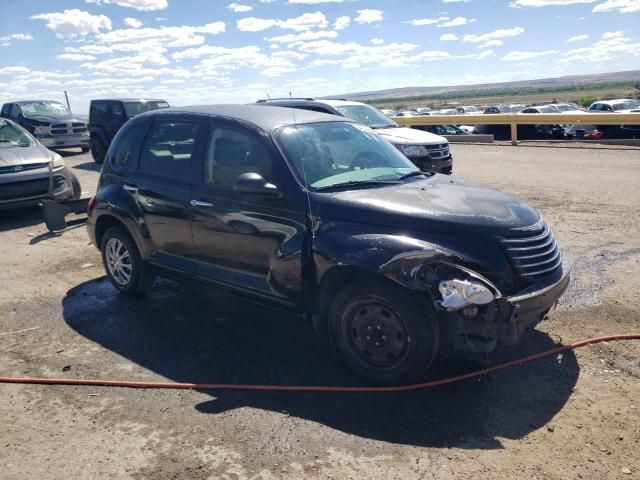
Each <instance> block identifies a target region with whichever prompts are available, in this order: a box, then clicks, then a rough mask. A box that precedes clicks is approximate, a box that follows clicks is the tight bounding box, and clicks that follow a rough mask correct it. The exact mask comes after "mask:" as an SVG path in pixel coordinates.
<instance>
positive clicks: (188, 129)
mask: <svg viewBox="0 0 640 480" xmlns="http://www.w3.org/2000/svg"><path fill="white" fill-rule="evenodd" d="M199 128H200V126H199V124H198V123H195V122H186V121H169V120H163V121H157V122H155V123H154V124H153V126H152V127H151V130H150V131H149V133H148V135H147V138H146V140H145V142H144V145H143V146H142V152H141V155H140V171H141V172H144V173H148V174H150V175H155V176H161V177H167V178H171V179H173V180H179V181H183V182H185V181H190V180H191V155H192V154H193V151H194V147H195V143H196V138H197V136H198V131H199Z"/></svg>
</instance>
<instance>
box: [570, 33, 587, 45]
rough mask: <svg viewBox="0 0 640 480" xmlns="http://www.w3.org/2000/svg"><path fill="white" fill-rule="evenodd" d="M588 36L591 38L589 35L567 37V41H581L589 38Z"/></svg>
mask: <svg viewBox="0 0 640 480" xmlns="http://www.w3.org/2000/svg"><path fill="white" fill-rule="evenodd" d="M588 38H589V35H576V36H574V37H569V38H567V43H571V42H581V41H583V40H587V39H588Z"/></svg>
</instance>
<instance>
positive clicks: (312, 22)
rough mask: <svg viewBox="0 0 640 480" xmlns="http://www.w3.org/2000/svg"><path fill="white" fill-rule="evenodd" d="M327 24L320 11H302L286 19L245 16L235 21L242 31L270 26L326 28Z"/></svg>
mask: <svg viewBox="0 0 640 480" xmlns="http://www.w3.org/2000/svg"><path fill="white" fill-rule="evenodd" d="M327 25H329V22H328V21H327V17H325V16H324V13H322V12H313V13H304V14H302V15H300V16H299V17H296V18H289V19H287V20H276V19H274V18H256V17H246V18H241V19H240V20H238V21H237V22H236V27H237V28H238V30H240V31H243V32H261V31H262V30H266V29H268V28H272V27H279V28H282V29H287V30H295V31H296V32H302V31H305V30H310V29H312V28H326V27H327Z"/></svg>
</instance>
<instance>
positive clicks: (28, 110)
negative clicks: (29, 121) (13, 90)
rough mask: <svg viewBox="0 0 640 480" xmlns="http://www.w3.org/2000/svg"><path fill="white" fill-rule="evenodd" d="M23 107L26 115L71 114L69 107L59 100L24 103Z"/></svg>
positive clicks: (55, 115) (54, 115) (56, 115)
mask: <svg viewBox="0 0 640 480" xmlns="http://www.w3.org/2000/svg"><path fill="white" fill-rule="evenodd" d="M21 107H22V114H23V115H24V116H25V117H37V116H38V115H49V116H52V117H64V116H66V115H71V112H70V111H69V109H68V108H67V107H65V106H64V105H63V104H61V103H59V102H31V103H23V104H22V105H21Z"/></svg>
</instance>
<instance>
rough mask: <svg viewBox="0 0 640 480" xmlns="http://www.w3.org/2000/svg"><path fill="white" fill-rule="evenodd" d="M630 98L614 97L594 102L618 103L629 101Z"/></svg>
mask: <svg viewBox="0 0 640 480" xmlns="http://www.w3.org/2000/svg"><path fill="white" fill-rule="evenodd" d="M629 100H630V99H628V98H614V99H613V100H598V101H597V102H593V105H595V104H596V103H603V104H605V105H614V104H616V103H627V102H628V101H629Z"/></svg>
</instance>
